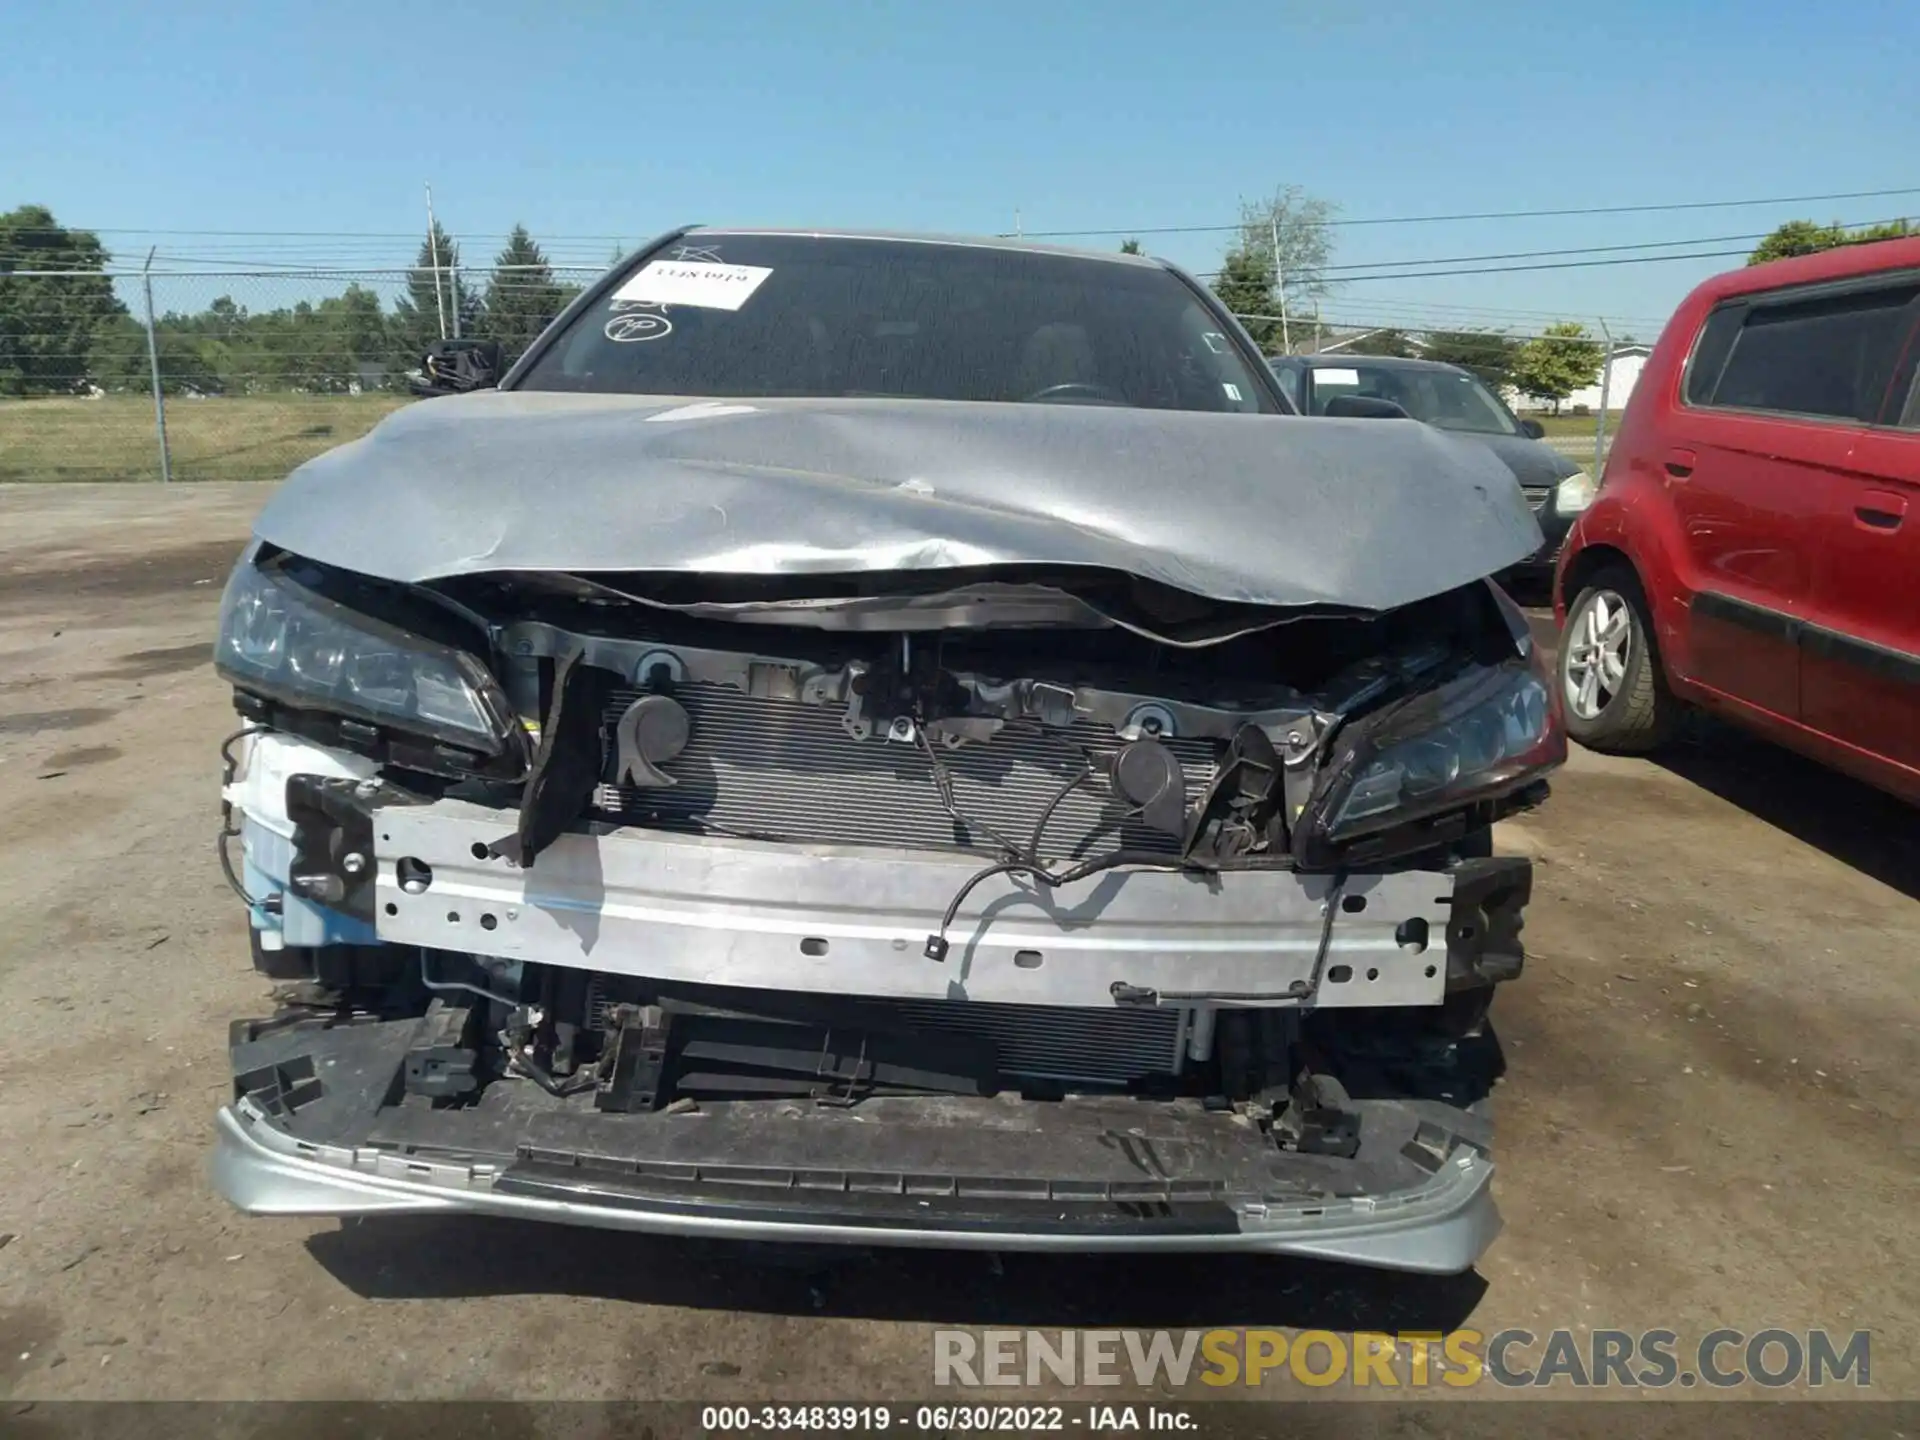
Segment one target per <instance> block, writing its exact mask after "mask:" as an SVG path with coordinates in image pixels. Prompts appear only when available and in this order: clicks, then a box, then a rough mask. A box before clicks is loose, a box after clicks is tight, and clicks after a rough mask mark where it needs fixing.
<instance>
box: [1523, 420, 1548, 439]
mask: <svg viewBox="0 0 1920 1440" xmlns="http://www.w3.org/2000/svg"><path fill="white" fill-rule="evenodd" d="M1520 433H1521V434H1522V435H1524V436H1526V437H1527V439H1529V440H1544V439H1546V438H1547V427H1546V426H1544V425H1542V424H1541V423H1540V422H1539V421H1538V420H1522V421H1521V422H1520Z"/></svg>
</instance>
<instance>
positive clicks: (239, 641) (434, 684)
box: [214, 555, 517, 757]
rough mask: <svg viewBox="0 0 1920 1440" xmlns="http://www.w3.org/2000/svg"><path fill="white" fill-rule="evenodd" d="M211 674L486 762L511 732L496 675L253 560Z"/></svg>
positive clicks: (229, 591) (225, 599)
mask: <svg viewBox="0 0 1920 1440" xmlns="http://www.w3.org/2000/svg"><path fill="white" fill-rule="evenodd" d="M214 668H215V669H216V670H218V671H219V673H220V674H221V675H222V676H224V677H225V678H226V679H227V680H229V681H231V682H232V683H233V684H234V685H235V686H236V687H238V688H239V689H241V690H245V691H247V692H249V693H251V694H254V695H259V696H262V697H264V698H266V699H269V700H274V701H278V702H280V703H281V704H284V705H287V706H289V707H291V708H293V709H296V710H312V711H321V712H325V713H327V714H330V715H334V716H341V717H346V718H349V719H353V720H359V721H362V722H365V723H367V724H371V725H375V726H381V727H385V728H390V729H395V730H400V731H404V732H407V733H409V734H412V735H419V736H425V737H428V738H430V739H433V740H436V741H440V742H442V743H444V744H447V745H451V746H454V747H457V748H459V749H461V750H465V751H477V752H480V753H481V754H483V755H486V756H490V757H498V756H501V755H504V754H506V753H507V752H508V750H509V748H510V746H511V745H512V744H513V742H514V739H515V736H516V733H517V729H516V727H515V726H514V725H513V722H512V710H511V707H510V706H509V705H508V703H507V701H506V697H505V695H504V693H503V692H502V691H501V689H500V686H499V683H498V682H497V681H496V680H495V679H494V678H493V675H492V673H491V672H490V671H489V670H488V669H487V667H486V666H485V665H483V664H482V663H481V662H480V661H479V660H478V659H477V658H476V657H474V656H473V655H470V654H467V653H466V652H464V651H462V650H460V649H458V648H456V647H454V646H450V645H444V644H440V643H438V642H437V641H434V640H431V639H428V638H426V637H424V636H421V635H418V634H416V633H414V632H412V631H410V630H406V629H403V628H401V627H400V626H397V625H391V624H388V623H387V622H385V621H383V620H378V619H375V618H374V617H372V616H370V615H364V614H361V613H360V612H358V611H356V610H354V609H352V608H350V607H348V606H346V605H342V604H340V603H339V602H337V601H334V600H330V599H328V598H327V597H326V596H324V595H322V594H320V593H318V592H317V591H315V590H312V589H309V588H308V587H307V586H305V585H302V584H300V583H298V582H297V581H296V580H294V579H293V578H292V577H291V576H289V575H288V574H287V573H285V571H284V569H281V568H279V567H274V566H266V567H263V566H261V565H259V564H257V563H255V558H254V557H253V556H252V555H248V556H246V557H243V558H242V559H241V561H240V563H239V564H238V565H237V566H236V567H234V572H233V575H232V576H231V577H230V578H229V579H228V581H227V588H226V592H225V594H223V595H222V596H221V600H220V638H219V640H218V641H216V642H215V645H214Z"/></svg>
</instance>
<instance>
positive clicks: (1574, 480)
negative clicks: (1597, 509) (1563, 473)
mask: <svg viewBox="0 0 1920 1440" xmlns="http://www.w3.org/2000/svg"><path fill="white" fill-rule="evenodd" d="M1599 488H1600V487H1599V486H1597V485H1595V484H1594V483H1593V476H1591V475H1589V474H1588V473H1587V472H1586V471H1584V470H1576V471H1574V472H1573V474H1571V475H1569V476H1567V478H1566V479H1564V480H1562V481H1561V482H1560V483H1559V484H1558V485H1556V486H1555V487H1554V490H1553V509H1554V513H1555V514H1557V515H1578V514H1579V513H1580V512H1581V511H1582V510H1585V509H1586V508H1587V507H1588V506H1589V505H1591V504H1593V497H1594V494H1595V492H1596V491H1598V490H1599Z"/></svg>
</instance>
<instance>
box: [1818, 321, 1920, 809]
mask: <svg viewBox="0 0 1920 1440" xmlns="http://www.w3.org/2000/svg"><path fill="white" fill-rule="evenodd" d="M1891 370H1892V381H1891V383H1890V384H1888V385H1887V386H1886V387H1885V389H1884V392H1883V394H1884V397H1885V398H1884V399H1883V400H1882V402H1881V404H1880V406H1879V411H1878V414H1877V415H1875V416H1874V417H1873V418H1874V419H1875V420H1876V421H1877V422H1878V423H1876V424H1875V425H1873V426H1872V427H1870V428H1867V429H1864V430H1862V431H1861V432H1860V433H1858V434H1857V435H1855V436H1854V437H1853V444H1852V447H1851V449H1850V452H1849V454H1848V456H1847V459H1846V464H1845V466H1844V469H1843V472H1842V475H1841V484H1840V490H1841V493H1838V494H1836V496H1835V497H1834V498H1835V504H1834V507H1833V508H1832V509H1831V510H1829V511H1828V513H1827V514H1826V515H1824V516H1823V517H1822V519H1821V525H1820V536H1819V546H1818V556H1817V558H1816V560H1815V562H1814V605H1813V612H1812V614H1811V615H1810V616H1809V619H1808V624H1807V627H1806V630H1805V632H1804V634H1803V636H1802V640H1801V652H1802V653H1801V711H1802V713H1801V718H1802V721H1803V722H1804V723H1805V724H1806V725H1808V726H1809V727H1811V728H1813V729H1815V730H1818V731H1820V732H1822V733H1823V734H1825V735H1828V736H1831V737H1832V738H1833V739H1835V740H1838V741H1839V742H1841V743H1842V744H1844V745H1846V746H1848V747H1850V748H1852V749H1854V750H1856V751H1862V752H1865V754H1866V755H1868V756H1871V757H1874V758H1875V759H1876V760H1878V761H1881V762H1891V763H1892V764H1893V765H1896V766H1901V767H1905V768H1906V769H1907V770H1910V771H1912V772H1914V773H1913V775H1912V776H1911V777H1910V779H1911V781H1912V783H1914V784H1916V785H1920V298H1915V299H1914V300H1912V301H1910V302H1909V304H1908V306H1907V309H1906V313H1905V315H1904V319H1903V323H1902V324H1901V325H1900V326H1899V327H1898V332H1897V339H1896V341H1895V345H1894V360H1893V363H1892V366H1891Z"/></svg>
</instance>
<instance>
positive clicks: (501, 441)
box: [255, 391, 1542, 610]
mask: <svg viewBox="0 0 1920 1440" xmlns="http://www.w3.org/2000/svg"><path fill="white" fill-rule="evenodd" d="M255 533H256V534H257V535H258V536H259V538H261V539H262V540H266V541H269V542H271V543H272V544H275V545H278V546H281V547H283V548H285V549H288V550H292V551H294V552H296V553H298V554H301V555H305V556H308V557H310V558H312V559H315V560H319V561H322V562H325V563H327V564H331V565H337V566H341V567H343V568H345V569H348V570H354V571H358V572H360V573H362V574H368V575H374V576H378V577H381V578H383V579H389V580H399V581H409V582H418V581H425V580H433V579H438V578H444V577H447V576H453V575H464V574H478V573H482V572H486V571H504V570H521V571H526V570H535V571H543V570H544V571H576V572H589V571H678V572H696V573H708V574H716V575H803V574H821V575H827V574H834V575H846V574H855V573H860V572H874V571H893V572H899V571H915V570H925V571H938V570H945V569H954V568H959V567H977V566H992V565H1054V566H1090V567H1097V568H1099V569H1102V570H1109V571H1121V572H1126V573H1130V574H1133V575H1138V576H1141V577H1143V578H1146V579H1150V580H1155V581H1159V582H1161V583H1163V584H1166V585H1171V586H1175V587H1177V588H1179V589H1182V590H1186V591H1190V592H1193V593H1195V594H1199V595H1203V596H1207V597H1209V598H1212V599H1215V600H1222V601H1230V602H1239V603H1247V604H1260V605H1276V606H1298V605H1339V606H1346V607H1358V608H1363V609H1368V610H1384V609H1389V608H1392V607H1394V606H1398V605H1403V604H1406V603H1408V602H1410V601H1413V600H1417V599H1420V598H1422V597H1424V596H1427V595H1432V594H1436V593H1438V592H1440V591H1443V590H1448V589H1451V588H1453V587H1455V586H1458V585H1463V584H1466V583H1468V582H1470V581H1472V580H1476V579H1479V578H1480V577H1482V576H1485V575H1490V574H1492V573H1494V572H1496V571H1498V570H1501V569H1504V568H1505V567H1506V566H1508V565H1511V564H1513V563H1515V562H1517V561H1520V560H1522V559H1524V558H1526V557H1527V556H1528V555H1530V554H1532V553H1533V552H1534V551H1535V550H1537V549H1538V548H1539V547H1540V545H1541V543H1542V541H1541V535H1540V530H1539V527H1538V525H1537V524H1536V523H1535V521H1534V519H1533V515H1532V512H1531V511H1530V510H1529V509H1528V508H1527V505H1526V502H1525V500H1524V499H1523V498H1522V496H1521V494H1520V490H1519V488H1518V486H1517V485H1516V484H1515V483H1514V479H1513V476H1512V474H1511V473H1510V472H1509V471H1508V469H1507V467H1506V466H1505V465H1503V464H1502V463H1501V462H1500V461H1499V460H1498V459H1496V458H1495V457H1494V456H1493V455H1492V454H1491V453H1490V452H1489V451H1488V450H1487V448H1486V447H1485V446H1484V445H1480V444H1476V443H1473V442H1471V441H1463V440H1460V439H1457V438H1454V437H1452V436H1448V435H1446V434H1444V433H1442V432H1440V431H1438V430H1434V429H1431V428H1429V427H1427V426H1425V425H1420V424H1417V423H1415V422H1413V421H1397V420H1371V419H1368V420H1327V419H1306V418H1301V417H1296V416H1270V415H1223V414H1197V413H1190V412H1182V411H1165V410H1133V409H1119V408H1108V407H1094V406H1068V405H994V404H964V403H954V402H942V401H908V400H866V399H861V400H770V401H769V400H755V401H704V402H702V401H693V402H689V401H687V400H685V399H681V398H661V397H648V396H600V395H570V394H554V393H545V392H499V391H493V392H482V393H479V394H475V395H470V396H461V397H458V398H447V399H437V400H429V401H425V402H421V403H417V404H414V405H410V406H408V407H407V408H406V409H404V410H401V411H399V412H398V413H396V414H395V415H393V416H391V417H389V418H388V419H386V420H384V421H382V422H381V423H380V424H379V425H378V426H376V427H375V428H374V430H373V431H372V432H371V433H370V434H368V435H367V436H365V437H364V438H363V439H360V440H356V441H354V442H353V443H351V444H348V445H343V446H341V447H340V448H339V449H337V450H333V451H331V452H329V453H328V454H325V455H322V456H320V457H319V458H318V459H315V460H312V461H309V462H308V463H307V464H305V465H303V466H301V467H300V469H298V470H297V471H295V472H294V474H293V476H292V478H291V479H289V480H288V481H287V482H286V484H284V485H283V486H282V487H281V488H280V490H279V491H278V493H277V494H275V495H274V497H273V499H272V500H271V501H269V502H268V504H267V506H266V508H265V510H264V511H263V512H262V513H261V515H260V518H259V520H258V522H257V523H256V526H255Z"/></svg>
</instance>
